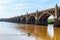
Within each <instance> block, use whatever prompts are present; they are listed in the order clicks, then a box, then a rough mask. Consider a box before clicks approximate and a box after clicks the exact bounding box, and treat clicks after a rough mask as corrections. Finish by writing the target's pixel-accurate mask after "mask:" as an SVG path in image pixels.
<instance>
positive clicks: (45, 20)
mask: <svg viewBox="0 0 60 40" xmlns="http://www.w3.org/2000/svg"><path fill="white" fill-rule="evenodd" d="M51 15H52V14H51V13H44V14H42V15H41V16H40V17H39V22H38V23H39V24H41V25H46V26H47V25H48V18H49V17H50V16H51Z"/></svg>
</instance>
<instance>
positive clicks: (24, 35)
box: [0, 22, 60, 40]
mask: <svg viewBox="0 0 60 40" xmlns="http://www.w3.org/2000/svg"><path fill="white" fill-rule="evenodd" d="M0 40H60V28H55V27H53V24H51V25H50V24H49V25H48V26H41V25H32V24H19V23H9V22H0Z"/></svg>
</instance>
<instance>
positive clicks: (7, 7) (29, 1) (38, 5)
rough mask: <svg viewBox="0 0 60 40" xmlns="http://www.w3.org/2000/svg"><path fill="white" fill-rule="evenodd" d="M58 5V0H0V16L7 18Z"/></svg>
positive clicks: (59, 3) (59, 1) (59, 2)
mask: <svg viewBox="0 0 60 40" xmlns="http://www.w3.org/2000/svg"><path fill="white" fill-rule="evenodd" d="M56 3H57V4H58V5H59V6H60V0H0V18H9V17H14V16H19V15H21V14H22V15H23V14H26V13H27V12H28V13H30V12H35V11H36V10H37V9H38V10H39V11H41V10H45V9H49V8H53V7H55V4H56Z"/></svg>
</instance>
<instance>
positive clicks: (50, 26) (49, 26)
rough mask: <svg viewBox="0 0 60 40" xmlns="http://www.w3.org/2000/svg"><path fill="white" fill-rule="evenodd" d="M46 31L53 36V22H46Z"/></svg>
mask: <svg viewBox="0 0 60 40" xmlns="http://www.w3.org/2000/svg"><path fill="white" fill-rule="evenodd" d="M47 33H48V35H49V36H50V37H51V38H53V37H54V25H53V24H48V27H47Z"/></svg>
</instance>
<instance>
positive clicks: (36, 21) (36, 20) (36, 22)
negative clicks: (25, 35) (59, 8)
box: [35, 10, 38, 24]
mask: <svg viewBox="0 0 60 40" xmlns="http://www.w3.org/2000/svg"><path fill="white" fill-rule="evenodd" d="M35 24H38V10H37V11H36V18H35Z"/></svg>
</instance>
